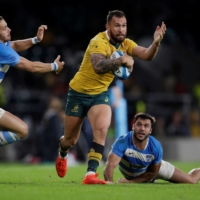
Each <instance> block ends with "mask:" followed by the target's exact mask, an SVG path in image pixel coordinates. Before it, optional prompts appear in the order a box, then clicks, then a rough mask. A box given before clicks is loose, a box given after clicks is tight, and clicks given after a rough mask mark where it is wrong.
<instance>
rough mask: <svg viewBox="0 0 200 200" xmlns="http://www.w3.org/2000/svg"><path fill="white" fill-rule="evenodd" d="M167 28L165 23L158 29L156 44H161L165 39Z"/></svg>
mask: <svg viewBox="0 0 200 200" xmlns="http://www.w3.org/2000/svg"><path fill="white" fill-rule="evenodd" d="M166 30H167V28H166V25H165V23H164V22H162V24H161V26H157V27H156V31H155V32H154V36H153V37H154V42H155V43H156V44H160V42H161V40H162V39H163V37H164V35H165V32H166Z"/></svg>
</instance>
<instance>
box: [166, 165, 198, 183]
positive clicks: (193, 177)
mask: <svg viewBox="0 0 200 200" xmlns="http://www.w3.org/2000/svg"><path fill="white" fill-rule="evenodd" d="M199 180H200V168H196V169H193V170H191V171H190V172H189V173H188V174H187V173H185V172H183V171H181V170H180V169H178V168H175V171H174V174H173V175H172V177H171V178H170V179H169V181H170V182H172V183H191V184H196V183H198V182H199Z"/></svg>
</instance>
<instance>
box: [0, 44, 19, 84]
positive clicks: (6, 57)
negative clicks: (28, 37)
mask: <svg viewBox="0 0 200 200" xmlns="http://www.w3.org/2000/svg"><path fill="white" fill-rule="evenodd" d="M10 44H11V42H10V41H9V42H6V43H5V44H4V43H2V42H0V83H1V82H2V80H3V78H4V76H5V74H6V72H7V71H8V69H9V67H10V66H12V67H14V66H15V65H17V63H18V62H19V60H20V56H19V54H18V53H17V52H16V51H15V50H14V49H12V48H11V47H10Z"/></svg>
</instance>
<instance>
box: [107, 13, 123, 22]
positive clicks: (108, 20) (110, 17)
mask: <svg viewBox="0 0 200 200" xmlns="http://www.w3.org/2000/svg"><path fill="white" fill-rule="evenodd" d="M113 16H116V17H119V18H120V17H125V18H126V15H125V14H124V12H123V11H120V10H113V11H109V12H108V15H107V18H106V20H107V23H109V22H110V21H111V19H112V18H113Z"/></svg>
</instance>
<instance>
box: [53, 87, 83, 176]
mask: <svg viewBox="0 0 200 200" xmlns="http://www.w3.org/2000/svg"><path fill="white" fill-rule="evenodd" d="M85 98H86V97H85V95H83V94H80V93H78V92H76V91H74V90H72V89H70V90H69V92H68V97H67V103H66V108H65V114H66V115H65V120H64V135H63V136H62V137H61V138H60V143H59V155H58V157H57V159H56V171H57V174H58V176H60V177H61V178H62V177H64V176H65V174H66V172H67V154H68V152H69V150H70V148H71V147H73V146H74V145H75V144H76V143H77V140H78V138H79V135H80V132H81V126H82V124H83V120H84V116H85V115H86V109H85V106H84V104H83V101H84V100H85Z"/></svg>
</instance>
